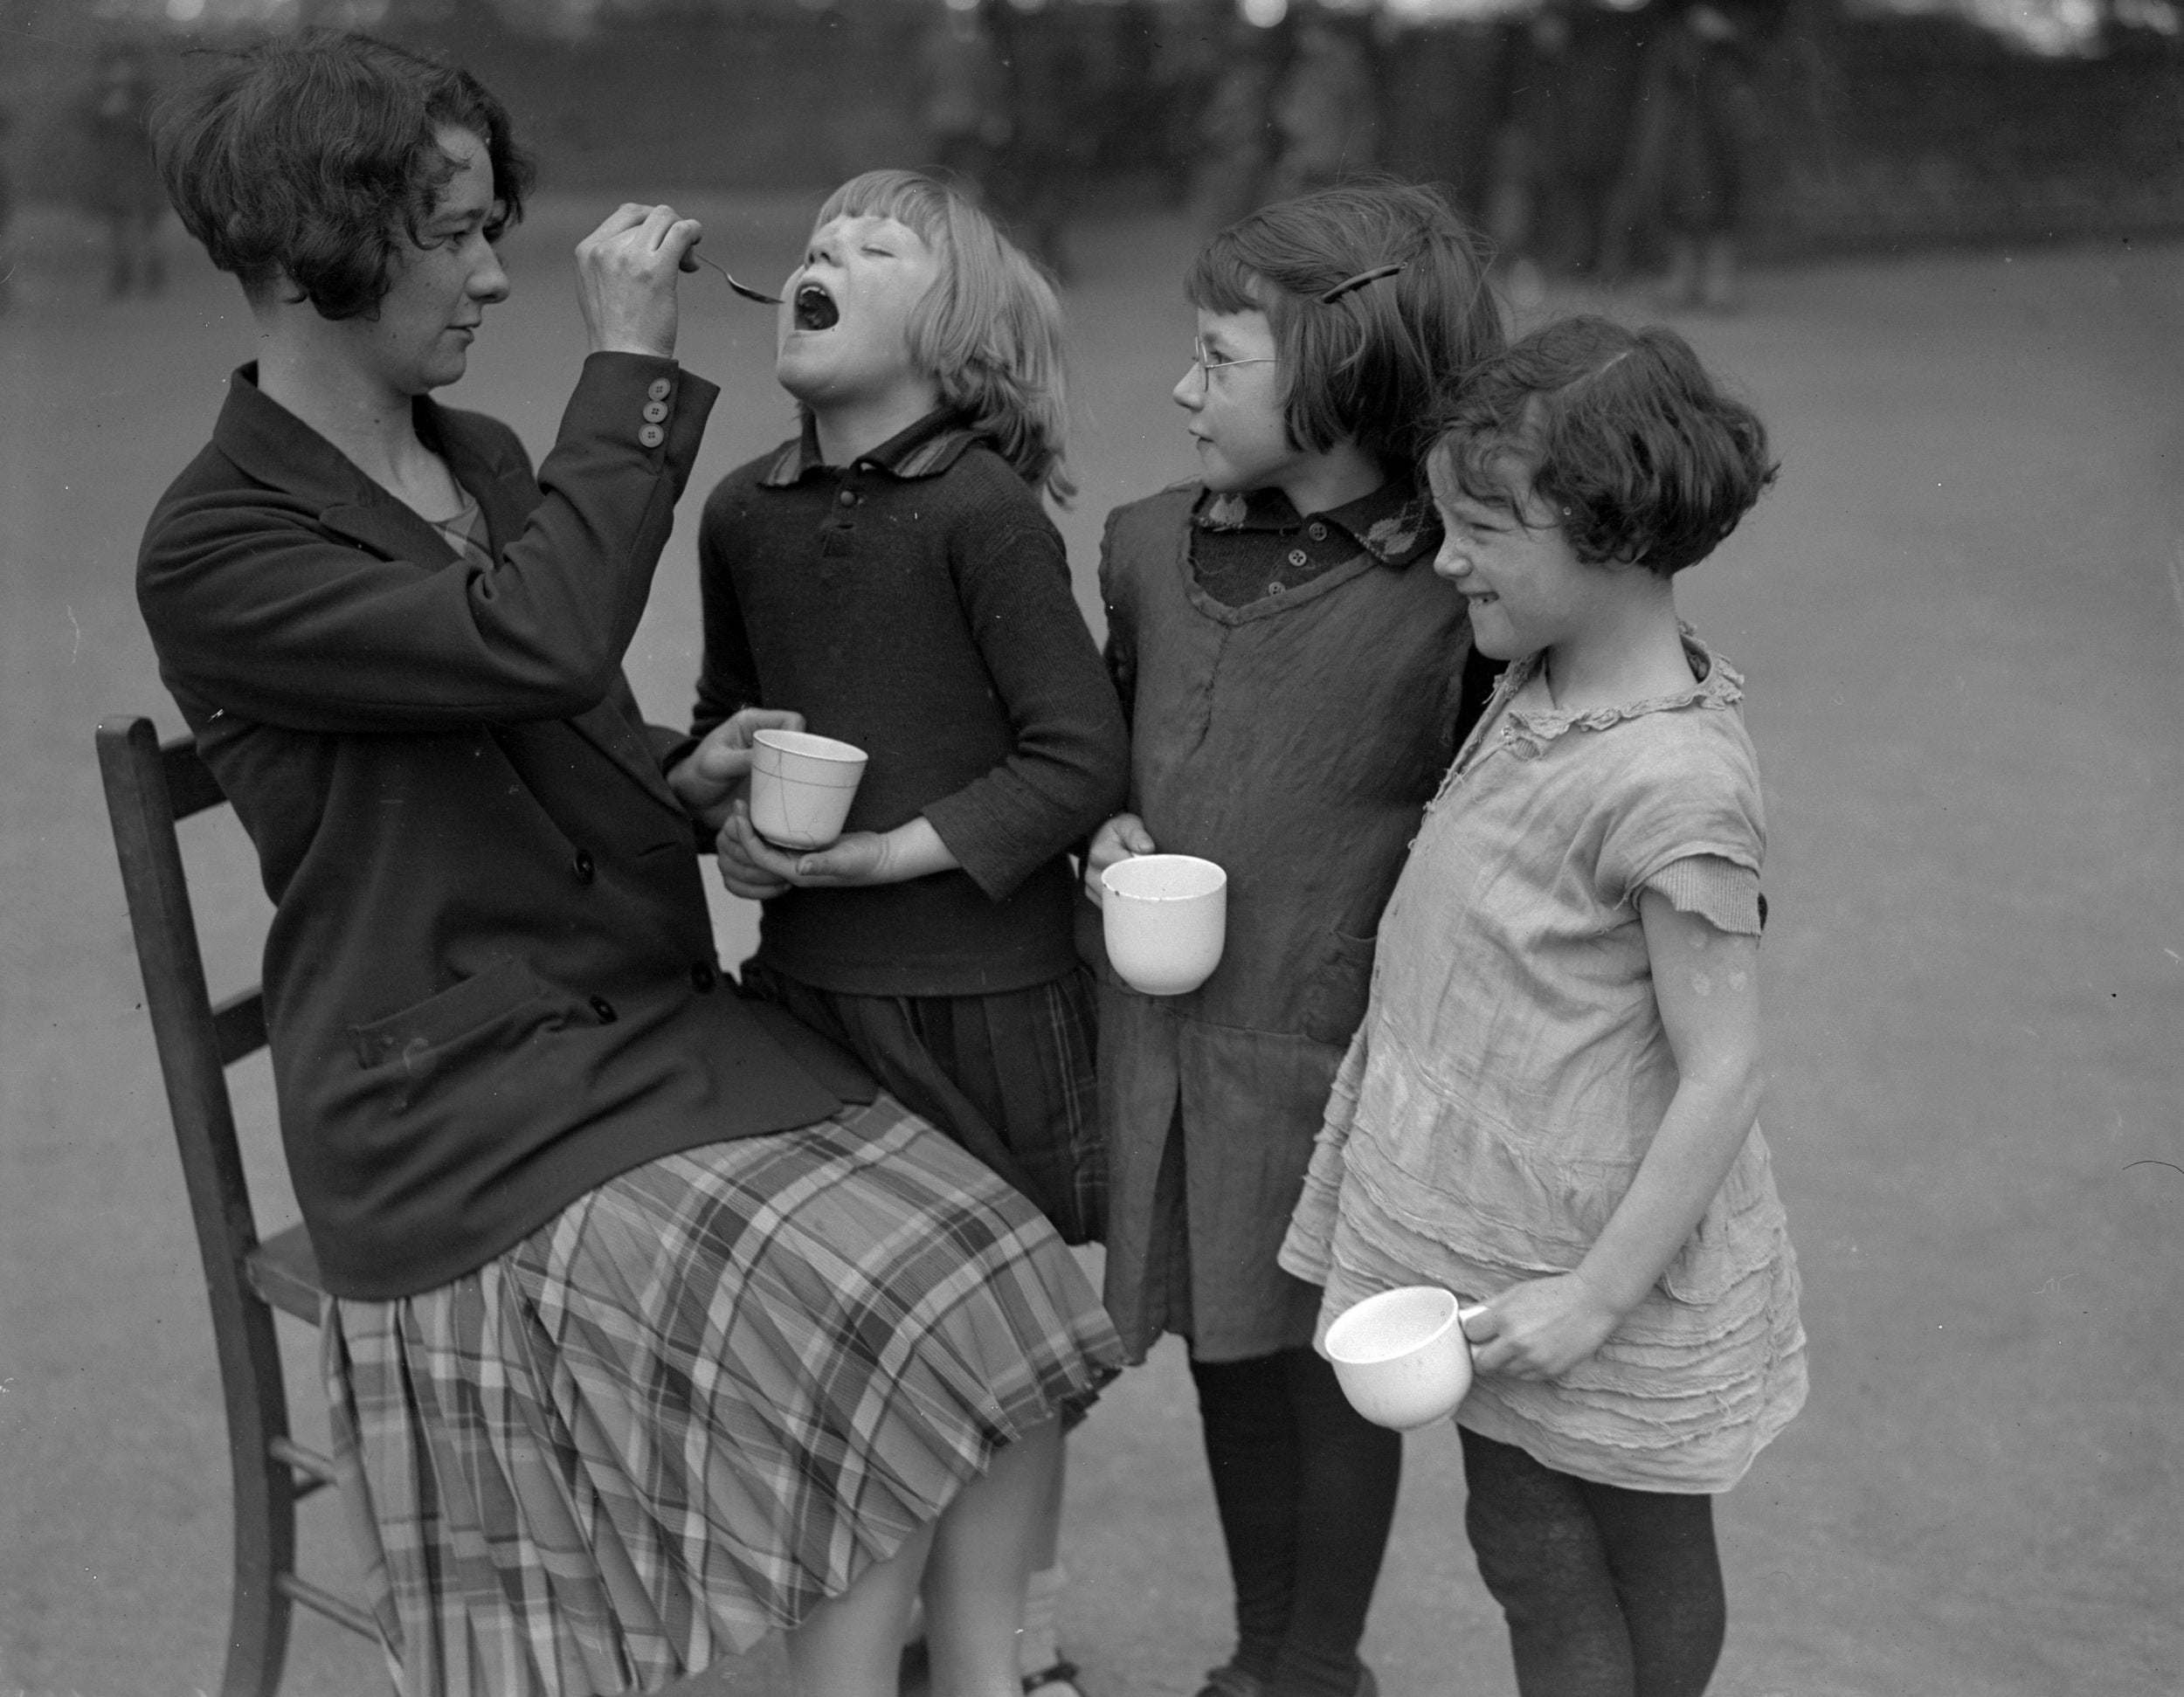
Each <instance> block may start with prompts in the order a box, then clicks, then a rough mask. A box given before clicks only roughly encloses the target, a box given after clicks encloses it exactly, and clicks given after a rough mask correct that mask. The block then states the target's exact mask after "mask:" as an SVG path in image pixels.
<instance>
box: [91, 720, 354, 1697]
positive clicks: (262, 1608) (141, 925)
mask: <svg viewBox="0 0 2184 1697" xmlns="http://www.w3.org/2000/svg"><path fill="white" fill-rule="evenodd" d="M99 768H100V772H101V773H102V774H103V775H104V776H105V779H106V792H107V814H108V816H109V817H110V818H111V820H112V822H113V825H114V852H115V853H116V854H118V855H119V856H120V857H121V884H122V887H123V889H124V890H125V891H126V892H127V893H128V904H129V928H130V929H131V931H132V932H134V933H135V938H136V958H137V962H138V964H139V966H140V967H141V968H142V970H143V975H144V1005H145V1007H146V1009H147V1010H148V1011H149V1013H150V1015H151V1021H152V1037H153V1039H154V1041H155V1042H156V1044H157V1045H158V1049H159V1070H160V1072H161V1073H162V1076H163V1077H164V1079H165V1080H166V1085H167V1106H168V1109H169V1113H170V1114H171V1115H172V1116H173V1119H174V1126H175V1141H176V1143H177V1144H179V1145H180V1147H181V1150H182V1176H183V1183H185V1185H186V1186H187V1187H188V1190H189V1193H190V1218H191V1219H192V1220H193V1221H194V1223H195V1224H196V1226H197V1250H198V1252H199V1254H200V1255H201V1256H202V1257H203V1258H204V1283H205V1292H206V1294H207V1296H208V1297H209V1298H210V1299H211V1306H212V1336H213V1342H214V1344H215V1346H216V1348H217V1349H218V1352H219V1358H220V1385H221V1390H222V1392H223V1394H224V1395H225V1398H226V1402H227V1432H228V1449H229V1455H230V1459H231V1461H232V1465H233V1468H234V1474H235V1596H234V1604H233V1609H232V1615H231V1618H230V1625H229V1632H228V1652H227V1667H226V1671H225V1674H224V1675H223V1677H222V1680H221V1684H220V1693H221V1697H273V1693H274V1691H275V1690H276V1689H277V1687H279V1686H280V1671H281V1665H282V1663H283V1662H284V1661H285V1660H286V1659H287V1649H288V1624H289V1617H290V1612H291V1607H292V1605H293V1604H298V1603H301V1604H303V1605H304V1607H306V1608H308V1609H314V1610H316V1611H318V1612H319V1613H320V1614H322V1615H324V1616H326V1617H327V1618H328V1619H331V1620H335V1621H337V1622H339V1623H340V1624H341V1625H343V1626H346V1627H348V1628H349V1630H350V1631H353V1632H359V1633H362V1634H363V1636H364V1637H366V1638H370V1639H372V1640H373V1641H374V1642H375V1643H376V1642H377V1640H378V1637H379V1633H378V1629H377V1627H376V1626H375V1625H374V1624H373V1622H372V1618H371V1617H370V1615H369V1614H368V1613H366V1612H365V1611H363V1609H361V1608H359V1607H357V1606H356V1604H351V1603H347V1602H344V1601H342V1599H341V1598H340V1597H335V1596H333V1595H332V1594H331V1593H329V1592H328V1591H324V1590H321V1589H320V1588H319V1587H317V1586H316V1585H314V1584H311V1583H309V1582H308V1581H307V1580H304V1579H301V1578H299V1577H297V1576H296V1574H295V1571H294V1567H295V1533H296V1517H295V1505H296V1502H297V1500H298V1499H300V1498H302V1497H305V1496H308V1495H309V1494H310V1493H312V1492H314V1491H315V1490H317V1489H318V1488H319V1487H321V1486H324V1485H330V1484H331V1483H333V1480H334V1464H333V1463H332V1462H331V1461H330V1460H329V1459H328V1458H327V1457H325V1456H322V1455H320V1454H318V1453H316V1452H314V1451H311V1450H307V1449H305V1448H304V1447H303V1446H302V1445H299V1444H298V1443H296V1442H295V1440H294V1438H291V1437H290V1436H289V1432H288V1399H287V1390H286V1389H285V1387H284V1384H283V1382H282V1379H281V1370H280V1337H279V1335H278V1334H277V1333H276V1331H275V1330H274V1326H273V1311H274V1310H275V1309H280V1310H281V1311H282V1312H284V1313H287V1314H294V1316H296V1318H298V1319H299V1320H302V1321H308V1322H309V1323H310V1324H311V1325H314V1326H315V1325H317V1324H318V1323H319V1300H320V1288H319V1272H318V1262H317V1259H316V1258H315V1257H314V1255H313V1254H312V1252H311V1244H310V1239H309V1238H307V1237H306V1236H305V1235H304V1231H303V1228H302V1227H301V1225H296V1226H291V1227H290V1228H289V1229H288V1230H287V1231H283V1232H280V1233H279V1234H278V1235H277V1236H275V1237H273V1238H269V1239H266V1240H265V1241H263V1242H261V1241H259V1236H258V1226H257V1222H256V1221H255V1219H254V1218H252V1213H251V1205H250V1190H249V1187H248V1185H247V1183H245V1179H244V1175H243V1163H242V1157H241V1153H240V1151H239V1149H238V1147H237V1144H236V1140H235V1114H234V1107H233V1104H232V1101H231V1100H230V1098H229V1095H228V1088H227V1068H228V1067H230V1066H233V1065H234V1064H235V1063H236V1062H237V1061H238V1060H241V1059H244V1058H245V1056H247V1055H251V1054H253V1053H255V1052H257V1051H258V1050H259V1049H262V1048H263V1047H265V1045H266V1008H265V1003H264V1000H263V998H262V997H260V996H259V992H258V990H257V989H256V987H254V986H253V987H252V988H251V989H249V990H244V991H241V992H240V993H239V994H237V995H234V996H231V997H227V998H226V999H225V1001H222V1002H219V1003H218V1004H215V1003H214V1002H213V1001H212V999H211V995H210V993H209V992H208V990H206V988H205V981H204V959H203V956H202V955H201V954H200V953H199V950H198V947H197V921H196V919H195V918H194V916H193V915H192V914H191V912H190V889H189V884H188V880H187V878H186V875H185V873H184V872H183V864H182V849H181V845H180V843H179V842H178V841H177V839H176V835H175V823H176V820H178V819H185V818H188V817H190V815H191V814H193V813H201V812H204V811H205V810H207V809H208V808H214V807H219V806H222V805H224V804H225V802H226V797H225V796H223V795H222V794H221V793H220V786H219V784H218V783H217V782H216V781H215V780H214V778H213V776H212V774H211V772H210V771H208V770H207V769H205V765H204V762H203V761H201V760H199V759H198V758H197V750H196V749H195V748H193V747H192V746H191V744H190V739H189V738H188V737H186V736H184V737H181V738H179V739H177V740H176V741H175V742H169V743H167V744H166V745H164V746H163V747H162V745H161V743H160V741H159V737H158V734H157V733H156V731H155V730H154V729H153V727H152V721H150V720H149V719H141V718H116V719H109V720H107V721H106V722H105V723H104V724H102V725H100V727H99Z"/></svg>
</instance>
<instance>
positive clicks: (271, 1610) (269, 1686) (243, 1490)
mask: <svg viewBox="0 0 2184 1697" xmlns="http://www.w3.org/2000/svg"><path fill="white" fill-rule="evenodd" d="M238 1307H239V1309H240V1312H239V1313H238V1314H235V1315H234V1320H235V1321H236V1322H237V1323H235V1324H233V1325H232V1326H231V1327H230V1328H223V1329H224V1330H225V1331H226V1332H227V1334H228V1335H226V1336H225V1337H222V1338H221V1339H220V1342H221V1343H222V1344H223V1345H225V1346H227V1348H224V1349H223V1350H222V1354H223V1356H225V1355H226V1354H227V1353H228V1349H236V1350H237V1352H238V1353H239V1354H245V1355H247V1356H250V1357H251V1358H252V1367H253V1368H254V1369H255V1370H253V1371H251V1372H249V1373H248V1374H247V1375H236V1376H230V1375H226V1374H224V1375H223V1376H224V1377H225V1378H226V1379H227V1390H228V1399H227V1404H228V1407H227V1415H228V1445H229V1452H230V1460H231V1462H232V1466H233V1473H234V1481H235V1595H234V1601H233V1604H232V1608H231V1611H230V1614H229V1625H228V1649H227V1667H226V1671H225V1673H224V1674H223V1675H222V1677H221V1681H220V1694H221V1697H274V1694H275V1693H276V1692H277V1691H278V1690H279V1688H280V1674H281V1669H282V1667H283V1666H284V1665H285V1664H286V1662H287V1655H288V1623H289V1619H290V1616H291V1614H292V1612H293V1608H294V1605H293V1604H292V1603H291V1602H290V1600H289V1597H288V1595H287V1592H286V1591H284V1590H282V1589H281V1587H280V1580H281V1579H282V1577H283V1576H287V1575H291V1574H293V1573H294V1571H295V1563H296V1500H295V1497H296V1493H295V1473H294V1469H293V1468H291V1467H290V1466H289V1464H288V1463H287V1461H285V1460H283V1459H281V1458H280V1456H279V1455H278V1454H276V1453H275V1450H274V1445H275V1444H276V1441H277V1440H282V1439H285V1438H287V1435H288V1405H287V1392H286V1391H285V1390H284V1389H283V1387H282V1385H281V1383H280V1355H279V1342H278V1340H277V1339H276V1338H275V1336H274V1335H273V1312H272V1310H271V1309H269V1308H267V1307H266V1306H265V1305H264V1304H263V1303H262V1302H259V1301H257V1300H254V1299H252V1298H245V1300H244V1302H243V1303H241V1304H238ZM238 1333H239V1334H240V1336H238V1335H237V1334H238ZM224 1365H225V1363H224Z"/></svg>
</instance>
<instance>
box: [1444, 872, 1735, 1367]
mask: <svg viewBox="0 0 2184 1697" xmlns="http://www.w3.org/2000/svg"><path fill="white" fill-rule="evenodd" d="M1638 913H1639V917H1640V919H1641V921H1642V922H1643V924H1644V926H1645V932H1646V953H1647V955H1648V959H1649V960H1650V962H1652V967H1653V987H1654V996H1655V1000H1656V1001H1657V1002H1658V1003H1659V1004H1660V1008H1661V1023H1662V1028H1663V1029H1664V1030H1665V1031H1666V1032H1667V1034H1668V1038H1669V1048H1670V1050H1671V1051H1673V1052H1674V1053H1675V1056H1676V1071H1677V1074H1678V1081H1677V1084H1676V1094H1675V1096H1674V1097H1673V1098H1672V1099H1671V1100H1669V1111H1668V1112H1667V1114H1664V1115H1662V1121H1661V1128H1660V1129H1659V1130H1658V1131H1656V1132H1655V1134H1654V1137H1653V1143H1652V1146H1651V1147H1650V1148H1649V1149H1648V1150H1647V1151H1646V1157H1645V1159H1644V1160H1643V1161H1642V1162H1640V1163H1639V1167H1638V1172H1637V1175H1636V1176H1635V1177H1634V1178H1633V1179H1632V1180H1631V1184H1630V1189H1629V1190H1628V1191H1626V1192H1625V1193H1624V1195H1623V1199H1622V1201H1621V1202H1620V1203H1619V1204H1616V1208H1615V1211H1614V1214H1613V1215H1611V1216H1610V1217H1609V1218H1608V1222H1607V1227H1606V1228H1605V1229H1604V1230H1603V1231H1601V1232H1600V1237H1599V1238H1598V1239H1597V1240H1596V1241H1595V1242H1594V1243H1593V1247H1592V1248H1591V1249H1590V1250H1589V1251H1587V1252H1586V1256H1585V1259H1583V1260H1582V1261H1580V1262H1579V1264H1578V1266H1577V1268H1576V1269H1575V1271H1573V1272H1571V1273H1563V1274H1560V1275H1559V1276H1557V1277H1554V1278H1550V1279H1535V1280H1528V1281H1526V1282H1525V1283H1524V1284H1521V1285H1517V1286H1515V1287H1512V1288H1510V1289H1509V1290H1506V1291H1503V1293H1501V1294H1500V1295H1499V1296H1497V1297H1496V1298H1494V1300H1492V1301H1490V1302H1489V1303H1488V1304H1487V1305H1486V1310H1485V1312H1484V1313H1483V1314H1480V1315H1479V1316H1477V1317H1476V1318H1475V1319H1473V1320H1470V1321H1466V1322H1465V1326H1464V1330H1465V1331H1466V1333H1467V1334H1468V1335H1469V1336H1470V1337H1471V1338H1472V1340H1473V1342H1476V1343H1477V1344H1478V1346H1479V1348H1478V1350H1477V1357H1476V1359H1477V1365H1478V1368H1479V1370H1480V1371H1481V1372H1486V1373H1505V1374H1507V1375H1509V1376H1510V1377H1512V1378H1518V1379H1552V1378H1556V1377H1558V1376H1560V1375H1562V1374H1564V1373H1566V1372H1568V1371H1569V1370H1570V1369H1571V1368H1572V1367H1575V1366H1576V1365H1577V1364H1578V1363H1579V1362H1582V1361H1584V1360H1586V1358H1587V1357H1588V1356H1591V1355H1592V1354H1593V1351H1594V1350H1596V1349H1599V1348H1600V1345H1601V1344H1603V1343H1604V1342H1607V1339H1608V1337H1609V1335H1611V1334H1612V1333H1613V1332H1614V1330H1615V1328H1617V1327H1618V1326H1620V1325H1621V1323H1622V1321H1623V1318H1624V1316H1625V1315H1626V1314H1629V1313H1630V1311H1631V1310H1632V1309H1633V1308H1635V1307H1637V1306H1638V1304H1639V1303H1640V1302H1641V1300H1643V1299H1644V1297H1645V1294H1646V1293H1647V1292H1648V1291H1649V1290H1651V1289H1652V1288H1653V1287H1654V1285H1655V1282H1656V1281H1657V1280H1659V1279H1660V1277H1661V1275H1662V1273H1663V1272H1664V1271H1666V1270H1667V1268H1668V1266H1669V1262H1670V1261H1672V1260H1674V1259H1676V1252H1677V1251H1679V1250H1680V1249H1682V1248H1683V1245H1684V1244H1685V1243H1686V1242H1687V1241H1688V1240H1689V1239H1690V1235H1691V1233H1692V1231H1694V1230H1695V1229H1696V1228H1697V1225H1698V1223H1699V1219H1700V1218H1701V1217H1702V1216H1703V1215H1704V1213H1705V1212H1706V1209H1707V1205H1708V1204H1710V1203H1711V1202H1712V1201H1713V1199H1714V1197H1715V1196H1716V1194H1717V1192H1718V1191H1719V1190H1720V1189H1721V1187H1722V1182H1723V1180H1724V1179H1725V1178H1727V1177H1728V1176H1729V1169H1730V1167H1731V1165H1732V1164H1733V1163H1734V1162H1735V1161H1736V1159H1737V1154H1738V1150H1740V1149H1743V1147H1744V1143H1745V1138H1746V1136H1748V1135H1750V1133H1751V1131H1752V1122H1753V1121H1755V1120H1756V1119H1757V1118H1758V1116H1759V1092H1760V1077H1759V938H1758V937H1756V936H1743V935H1737V934H1734V933H1731V932H1727V931H1723V930H1719V929H1717V928H1716V927H1715V926H1713V925H1712V924H1711V923H1710V922H1709V921H1707V920H1705V919H1704V918H1702V917H1701V916H1700V915H1698V914H1687V913H1683V912H1680V911H1679V910H1678V909H1677V908H1676V906H1675V904H1674V903H1672V902H1671V901H1670V900H1669V899H1668V897H1666V896H1664V895H1661V894H1659V893H1656V892H1655V891H1653V890H1650V889H1648V890H1645V891H1643V892H1641V894H1640V895H1639V898H1638Z"/></svg>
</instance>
